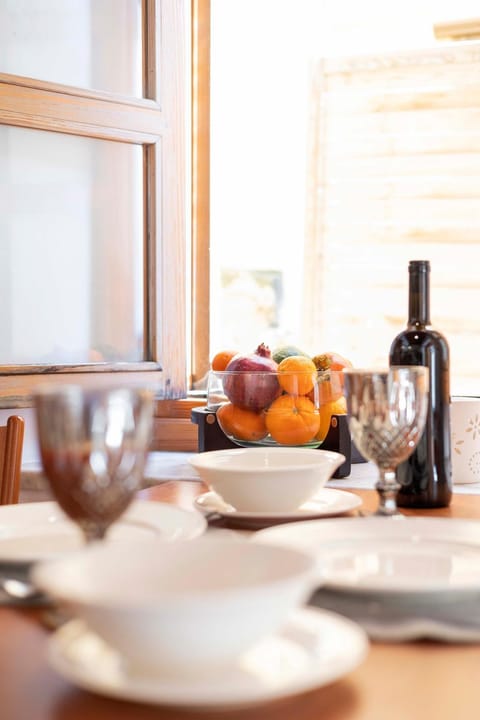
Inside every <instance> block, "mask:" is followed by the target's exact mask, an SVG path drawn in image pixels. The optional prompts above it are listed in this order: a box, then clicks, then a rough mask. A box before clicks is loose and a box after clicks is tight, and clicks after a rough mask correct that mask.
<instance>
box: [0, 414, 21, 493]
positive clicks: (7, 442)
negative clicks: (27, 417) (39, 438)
mask: <svg viewBox="0 0 480 720" xmlns="http://www.w3.org/2000/svg"><path fill="white" fill-rule="evenodd" d="M24 430H25V421H24V419H23V418H22V417H20V416H19V415H10V417H9V418H8V420H7V424H6V425H0V505H10V504H12V503H18V498H19V495H20V471H21V466H22V451H23V435H24Z"/></svg>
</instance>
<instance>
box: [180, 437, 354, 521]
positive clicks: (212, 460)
mask: <svg viewBox="0 0 480 720" xmlns="http://www.w3.org/2000/svg"><path fill="white" fill-rule="evenodd" d="M343 462H345V457H344V456H343V455H341V454H340V453H337V452H333V451H329V450H316V449H310V448H301V447H296V448H295V447H291V448H282V447H256V448H232V449H231V450H230V449H229V450H213V451H210V452H204V453H199V454H198V455H194V456H193V457H191V458H190V463H191V465H192V466H193V467H194V468H195V470H196V471H197V473H198V474H199V475H200V477H201V479H202V480H203V481H204V482H205V483H206V484H207V485H208V487H209V488H210V489H211V490H213V491H214V492H216V493H217V495H220V497H221V498H222V499H223V500H224V501H225V502H226V503H228V504H229V505H232V506H233V507H234V508H235V509H236V510H239V511H242V512H279V513H281V512H291V511H294V510H297V509H298V508H299V507H301V506H302V505H303V504H304V503H306V502H307V500H310V499H311V498H312V497H313V496H314V495H315V493H316V492H318V490H320V489H321V488H322V487H323V486H324V485H325V483H326V482H327V480H328V479H329V478H330V477H331V476H332V475H333V473H334V472H335V470H336V469H337V468H338V467H340V465H341V464H342V463H343Z"/></svg>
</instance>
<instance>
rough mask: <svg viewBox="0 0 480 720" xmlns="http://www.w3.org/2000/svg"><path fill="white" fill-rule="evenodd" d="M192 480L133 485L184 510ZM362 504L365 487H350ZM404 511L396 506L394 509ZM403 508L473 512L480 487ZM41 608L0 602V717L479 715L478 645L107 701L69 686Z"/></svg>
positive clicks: (384, 651)
mask: <svg viewBox="0 0 480 720" xmlns="http://www.w3.org/2000/svg"><path fill="white" fill-rule="evenodd" d="M205 490H206V488H205V486H204V485H203V484H202V483H201V482H198V481H186V480H177V481H170V482H164V483H162V484H160V485H157V486H154V487H150V488H148V489H145V490H142V491H140V492H139V498H142V499H148V500H149V501H151V502H166V503H174V504H177V505H179V506H182V507H185V508H191V507H192V503H193V500H194V498H195V497H196V496H197V495H199V494H200V493H202V492H205ZM351 492H356V493H357V494H358V495H360V496H361V498H362V500H363V508H364V509H366V510H369V509H373V508H374V507H375V506H376V503H377V497H376V493H375V491H373V490H352V491H351ZM402 512H403V511H402ZM404 512H405V514H409V515H422V516H432V517H451V518H472V519H478V521H479V522H480V495H469V494H454V496H453V500H452V503H451V505H450V507H449V508H442V509H436V510H425V511H423V510H422V511H419V510H417V511H414V510H410V511H406V510H405V511H404ZM42 613H44V610H42V609H38V608H37V609H35V608H17V607H15V608H12V607H5V606H3V607H1V608H0V720H127V719H128V720H194V718H197V717H198V718H215V720H253V719H256V718H259V720H260V719H261V720H417V719H418V720H430V719H431V720H467V718H468V720H474V719H475V718H476V717H478V716H479V715H480V644H447V643H441V642H431V641H417V642H403V643H384V642H371V645H370V650H369V652H368V655H367V658H366V659H365V660H364V662H363V663H362V664H361V665H360V666H359V667H357V668H356V669H355V670H353V671H352V672H350V673H348V674H347V675H346V676H344V677H342V678H341V679H340V680H337V681H336V682H334V683H332V684H330V685H328V686H324V687H320V688H318V689H316V690H312V691H309V692H306V693H302V694H298V695H294V696H289V697H286V698H282V699H279V700H275V701H273V702H268V703H263V704H259V705H253V706H250V707H246V708H238V709H231V708H230V709H228V708H225V709H215V710H214V711H206V710H199V711H195V710H193V711H192V710H183V709H181V708H175V707H162V706H158V705H147V704H140V703H134V702H130V701H123V700H114V699H111V698H108V697H103V696H100V695H95V694H93V693H90V692H87V691H85V690H82V689H80V688H78V687H75V686H74V685H73V684H71V683H70V682H68V681H67V680H65V679H63V678H62V677H60V676H59V675H58V674H57V673H56V672H55V671H54V670H53V669H51V668H50V667H49V665H48V662H47V657H46V651H47V643H48V639H49V636H50V635H51V632H52V630H49V629H48V627H47V626H46V624H45V622H44V621H43V620H44V618H43V617H42Z"/></svg>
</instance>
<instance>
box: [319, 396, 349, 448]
mask: <svg viewBox="0 0 480 720" xmlns="http://www.w3.org/2000/svg"><path fill="white" fill-rule="evenodd" d="M346 412H347V401H346V399H345V397H344V396H343V395H342V397H340V398H337V400H334V401H333V402H328V403H325V404H324V405H320V427H319V428H318V432H317V434H316V436H315V437H316V439H317V440H321V441H322V442H323V440H325V438H326V437H327V435H328V431H329V430H330V420H331V419H332V415H345V413H346Z"/></svg>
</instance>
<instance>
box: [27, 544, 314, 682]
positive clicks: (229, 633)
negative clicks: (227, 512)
mask: <svg viewBox="0 0 480 720" xmlns="http://www.w3.org/2000/svg"><path fill="white" fill-rule="evenodd" d="M317 571H318V569H317V570H316V561H315V560H314V559H313V557H312V556H311V555H309V554H306V553H304V552H303V551H298V550H293V549H292V550H290V549H288V548H279V547H275V546H274V545H271V546H270V545H262V544H254V543H251V542H248V541H247V540H244V539H237V538H225V537H223V536H222V537H221V538H220V537H217V538H215V537H210V538H208V537H202V538H198V539H196V540H190V541H179V542H176V543H167V542H165V541H161V540H156V541H152V542H151V544H150V547H149V546H148V544H147V543H146V542H145V541H143V542H142V543H141V544H137V543H135V544H132V545H130V546H129V547H125V546H123V545H122V546H121V547H120V546H118V545H113V544H112V545H107V544H105V545H103V544H98V545H96V546H92V547H91V548H90V547H87V548H86V549H85V550H82V551H80V552H78V553H75V554H72V555H71V556H70V557H69V558H65V559H63V560H55V561H48V562H44V563H42V564H39V565H37V566H36V568H34V571H33V580H34V582H35V584H36V585H37V586H38V587H40V588H41V589H43V590H44V591H46V592H47V593H48V594H49V595H50V596H52V597H53V598H55V599H56V600H58V601H60V603H61V604H65V605H66V606H67V607H68V608H69V609H70V610H71V611H72V612H73V614H74V615H75V616H77V617H80V618H82V619H83V620H84V621H85V622H86V623H87V624H88V626H89V627H90V628H91V629H92V630H93V631H94V632H96V633H97V634H98V635H99V636H100V637H102V638H103V639H104V641H106V642H107V643H108V644H109V645H110V646H111V647H113V648H115V649H117V650H118V651H119V652H120V653H121V654H122V655H123V656H124V657H125V659H126V660H127V662H128V663H129V665H130V669H131V670H132V671H133V672H138V673H143V674H145V673H147V674H151V673H158V672H159V671H160V672H162V673H163V674H170V673H173V674H178V673H182V674H185V673H191V672H194V673H196V674H197V675H198V673H201V672H202V670H205V671H206V672H211V671H212V668H215V667H219V666H222V667H223V666H224V665H225V664H226V663H230V662H232V661H233V660H234V659H235V658H237V657H238V656H239V654H241V653H242V652H243V651H245V650H246V649H248V648H249V647H250V646H252V645H254V644H255V643H256V642H257V641H258V640H259V639H260V638H262V637H263V636H264V635H269V634H271V633H274V632H275V631H276V630H277V629H278V628H279V627H280V626H281V625H282V624H283V622H284V621H286V620H287V618H288V615H289V613H290V611H291V610H293V609H295V608H297V607H298V606H300V605H301V604H303V602H305V601H306V600H307V598H308V596H309V594H310V593H311V591H312V590H313V587H314V584H315V586H316V585H317V584H318V572H317Z"/></svg>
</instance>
